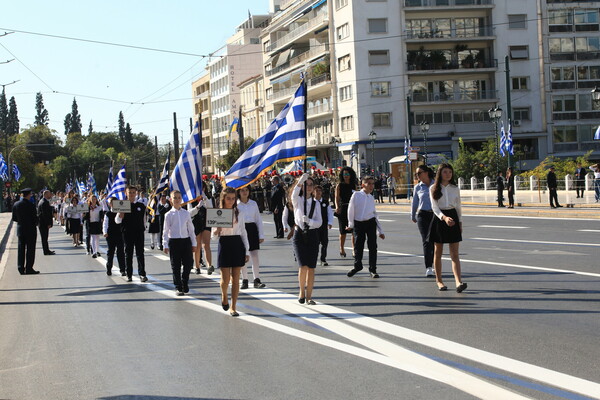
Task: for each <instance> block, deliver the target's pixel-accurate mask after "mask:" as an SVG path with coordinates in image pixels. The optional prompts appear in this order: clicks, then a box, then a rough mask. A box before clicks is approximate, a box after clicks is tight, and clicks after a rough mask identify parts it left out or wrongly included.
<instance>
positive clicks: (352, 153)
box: [350, 150, 356, 159]
mask: <svg viewBox="0 0 600 400" xmlns="http://www.w3.org/2000/svg"><path fill="white" fill-rule="evenodd" d="M353 158H356V153H355V152H354V150H350V159H353Z"/></svg>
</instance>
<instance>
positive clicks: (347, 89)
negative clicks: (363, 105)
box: [340, 85, 352, 101]
mask: <svg viewBox="0 0 600 400" xmlns="http://www.w3.org/2000/svg"><path fill="white" fill-rule="evenodd" d="M351 98H352V85H348V86H344V87H342V88H340V101H346V100H350V99H351Z"/></svg>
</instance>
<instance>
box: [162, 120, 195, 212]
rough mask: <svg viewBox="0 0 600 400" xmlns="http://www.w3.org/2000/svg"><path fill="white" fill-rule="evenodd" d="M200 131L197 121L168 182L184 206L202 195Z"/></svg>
mask: <svg viewBox="0 0 600 400" xmlns="http://www.w3.org/2000/svg"><path fill="white" fill-rule="evenodd" d="M201 130H202V128H201V127H200V122H199V121H197V122H196V125H194V130H193V131H192V134H191V135H190V139H189V140H188V142H187V144H186V145H185V149H184V150H183V153H181V156H180V157H179V160H178V161H177V165H176V166H175V169H174V170H173V173H172V174H171V179H170V180H169V185H170V187H171V191H173V190H179V191H180V192H181V197H182V198H183V203H184V204H187V203H189V202H192V201H194V200H196V199H197V198H198V197H200V196H201V195H202V139H201V137H200V131H201Z"/></svg>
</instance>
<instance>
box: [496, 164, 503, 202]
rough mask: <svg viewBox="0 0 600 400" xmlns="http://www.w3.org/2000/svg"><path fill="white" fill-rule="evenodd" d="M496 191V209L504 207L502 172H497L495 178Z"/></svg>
mask: <svg viewBox="0 0 600 400" xmlns="http://www.w3.org/2000/svg"><path fill="white" fill-rule="evenodd" d="M496 190H497V191H498V207H504V202H503V201H504V178H503V177H502V171H498V176H497V177H496Z"/></svg>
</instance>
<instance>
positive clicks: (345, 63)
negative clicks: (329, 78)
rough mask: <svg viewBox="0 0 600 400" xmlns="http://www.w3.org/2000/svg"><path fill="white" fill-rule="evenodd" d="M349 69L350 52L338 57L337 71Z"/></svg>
mask: <svg viewBox="0 0 600 400" xmlns="http://www.w3.org/2000/svg"><path fill="white" fill-rule="evenodd" d="M348 69H350V54H346V55H345V56H343V57H340V58H338V71H346V70H348Z"/></svg>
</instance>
